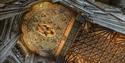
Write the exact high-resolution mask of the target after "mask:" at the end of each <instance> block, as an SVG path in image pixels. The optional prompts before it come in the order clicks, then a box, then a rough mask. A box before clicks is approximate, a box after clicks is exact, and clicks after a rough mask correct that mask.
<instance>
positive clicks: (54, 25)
mask: <svg viewBox="0 0 125 63" xmlns="http://www.w3.org/2000/svg"><path fill="white" fill-rule="evenodd" d="M75 17H76V16H75V13H74V12H73V11H70V10H69V9H67V8H66V7H64V6H63V5H59V4H53V3H50V2H39V3H37V4H35V5H34V6H33V7H32V8H31V10H30V11H29V12H27V13H26V14H25V16H24V20H23V21H22V26H21V30H22V34H21V37H20V38H21V39H20V42H21V43H22V44H23V45H24V46H25V47H26V48H27V49H28V50H29V51H30V52H33V53H36V54H39V55H41V56H49V55H51V54H54V53H56V50H57V49H59V47H58V46H60V45H59V44H61V41H62V40H64V41H65V40H66V38H67V35H68V34H69V32H70V31H67V30H70V29H71V27H72V25H73V23H74V21H75Z"/></svg>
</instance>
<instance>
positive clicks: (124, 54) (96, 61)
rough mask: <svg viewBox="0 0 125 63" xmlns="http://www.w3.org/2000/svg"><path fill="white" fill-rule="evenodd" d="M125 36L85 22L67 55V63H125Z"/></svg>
mask: <svg viewBox="0 0 125 63" xmlns="http://www.w3.org/2000/svg"><path fill="white" fill-rule="evenodd" d="M124 44H125V35H123V34H120V33H118V32H115V31H113V30H110V29H107V28H105V27H101V26H100V25H97V24H93V23H90V22H88V21H84V23H83V25H82V26H81V28H80V30H79V32H78V34H77V36H76V38H75V41H74V42H73V44H72V45H71V47H70V48H69V50H68V51H67V53H66V55H65V62H66V63H124V62H125V45H124Z"/></svg>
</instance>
